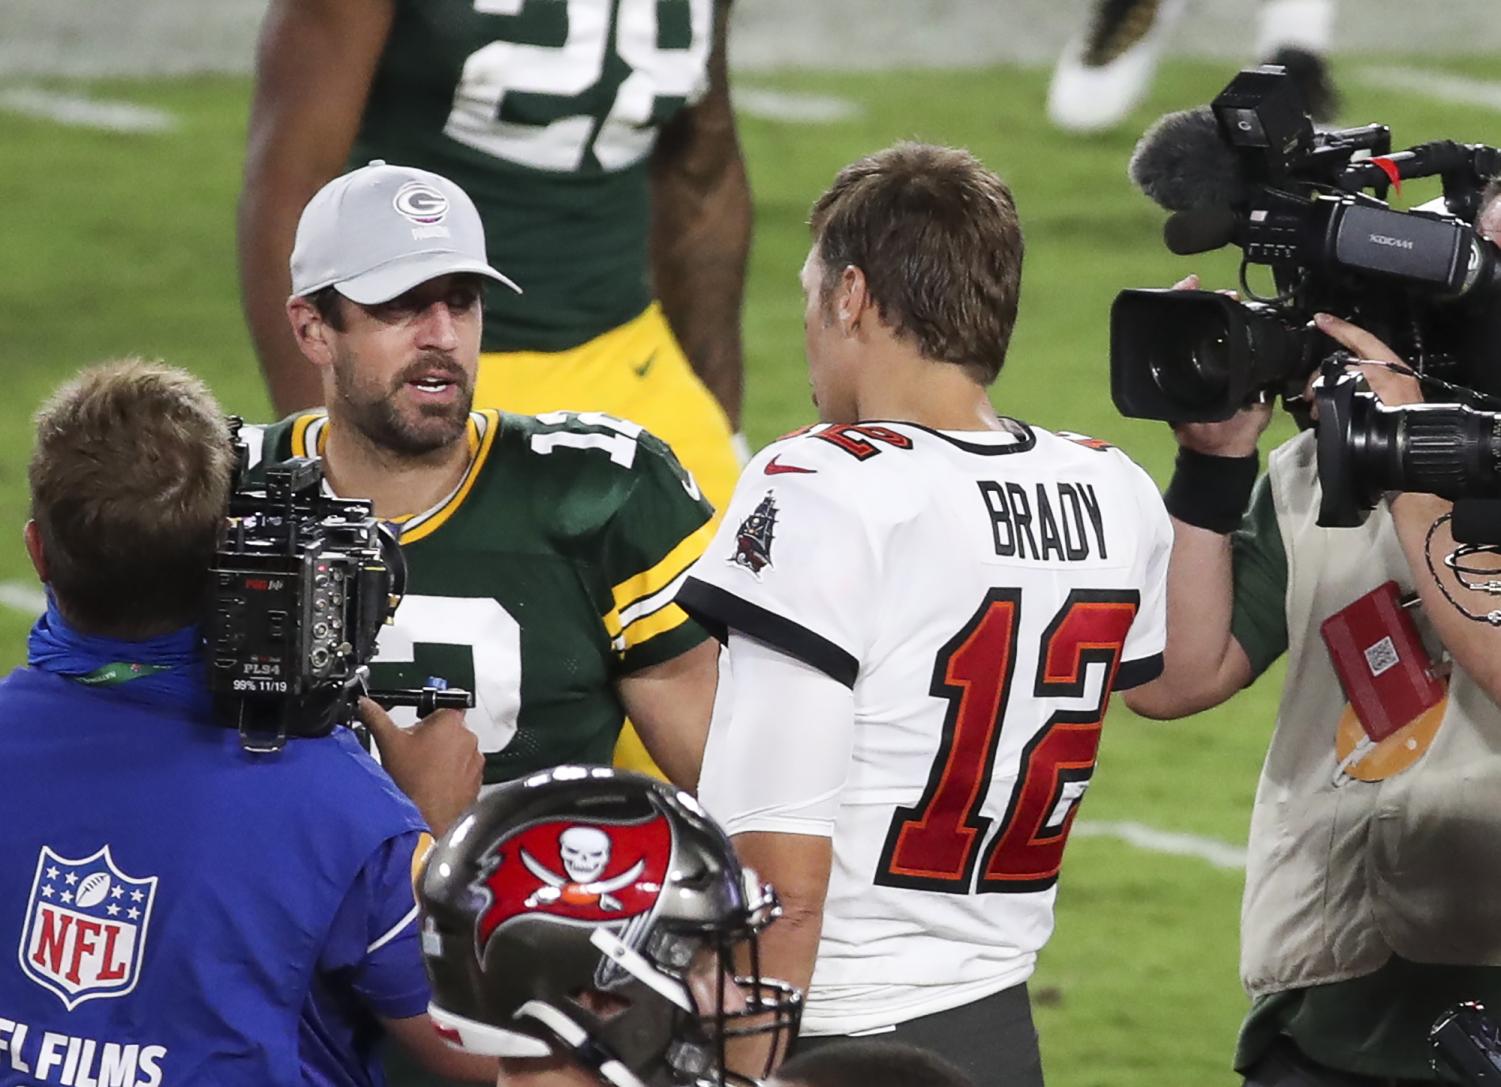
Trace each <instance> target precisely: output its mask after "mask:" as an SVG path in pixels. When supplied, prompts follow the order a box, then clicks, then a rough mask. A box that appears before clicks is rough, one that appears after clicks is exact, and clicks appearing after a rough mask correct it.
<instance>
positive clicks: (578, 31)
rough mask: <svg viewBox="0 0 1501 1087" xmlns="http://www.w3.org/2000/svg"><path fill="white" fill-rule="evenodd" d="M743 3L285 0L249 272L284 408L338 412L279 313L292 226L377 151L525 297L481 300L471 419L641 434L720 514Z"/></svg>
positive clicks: (733, 377)
mask: <svg viewBox="0 0 1501 1087" xmlns="http://www.w3.org/2000/svg"><path fill="white" fill-rule="evenodd" d="M728 8H729V0H271V4H270V8H269V11H268V14H267V16H266V19H265V23H264V25H263V31H262V37H261V43H260V49H259V54H258V59H257V66H256V72H257V77H256V91H255V101H254V105H253V107H252V112H251V118H250V139H249V147H248V155H247V162H246V171H245V188H244V193H243V196H242V200H241V207H240V265H241V278H242V285H243V294H244V303H245V309H246V313H247V316H248V319H249V322H250V326H251V331H252V334H253V336H254V339H255V342H256V347H257V351H258V353H259V355H260V359H261V364H262V367H263V368H264V370H265V373H266V378H267V381H268V383H269V385H270V389H271V394H272V398H273V400H274V402H275V404H276V407H277V408H278V410H280V411H283V412H286V411H291V410H294V409H297V408H305V407H308V406H310V405H313V404H318V403H321V402H322V400H321V398H322V396H323V389H322V387H321V385H320V383H319V381H318V380H317V377H316V375H315V374H314V372H312V370H311V368H310V367H308V366H306V365H305V364H304V362H303V360H302V355H301V352H299V350H298V348H297V345H296V344H295V343H294V341H293V339H292V338H291V337H290V336H289V335H288V334H287V328H286V320H285V318H284V317H283V316H282V312H281V311H282V306H283V303H284V302H285V300H286V296H287V279H286V268H287V254H288V252H289V251H290V249H291V246H292V234H293V227H294V225H295V223H296V222H297V216H298V212H299V211H300V209H301V208H302V206H303V205H304V204H305V203H306V201H307V199H308V198H309V197H310V196H311V195H312V194H313V192H314V191H315V190H316V189H317V188H318V187H319V186H320V185H322V184H323V183H324V182H326V181H328V180H329V179H330V178H331V177H333V176H334V175H335V174H338V173H340V172H341V170H343V169H345V168H347V167H348V166H353V165H358V164H362V163H364V162H366V161H368V160H369V159H372V158H381V159H384V160H386V161H389V162H400V163H404V164H409V165H413V166H419V167H422V168H425V169H430V170H434V171H436V172H437V173H439V174H442V175H444V176H446V177H450V178H452V179H453V180H454V181H455V182H457V183H458V184H459V185H461V186H462V187H463V188H464V189H465V190H466V191H467V192H469V193H470V194H471V196H472V197H473V198H474V200H475V202H476V203H477V205H478V206H479V208H480V212H481V214H482V216H483V217H484V221H485V228H486V233H487V235H488V237H489V239H490V244H491V257H492V259H493V263H496V264H498V265H500V266H501V267H504V268H506V269H507V270H508V271H510V272H511V273H512V274H514V275H516V277H517V278H518V279H519V280H520V281H521V282H522V283H524V284H525V286H526V292H527V293H526V297H525V299H519V298H516V297H514V296H513V295H512V294H510V293H509V292H507V291H505V290H503V289H497V288H495V287H494V286H492V287H491V288H490V289H489V291H488V292H487V296H486V299H485V304H486V307H487V310H488V313H487V314H486V322H485V330H484V338H483V352H484V353H483V354H482V355H481V357H480V367H479V373H478V379H477V383H476V391H475V401H476V404H477V406H479V407H498V408H503V409H506V410H509V411H517V412H528V413H532V412H546V411H553V410H557V409H568V410H573V411H602V412H607V413H609V414H612V415H615V416H619V417H621V418H627V419H632V420H634V421H636V422H638V423H641V424H642V425H644V426H646V427H647V428H648V429H649V430H651V431H652V432H653V433H655V434H657V435H658V436H660V437H661V438H663V439H664V440H666V441H667V442H669V443H670V444H671V446H672V448H673V450H674V451H675V452H676V454H677V455H678V456H679V457H680V458H682V460H683V463H684V464H686V465H687V466H688V467H689V468H690V469H692V471H693V473H694V475H695V477H696V478H697V479H698V480H699V481H700V483H701V484H702V485H703V487H704V491H705V493H706V494H707V495H708V497H709V499H710V500H711V501H712V502H714V503H715V504H716V505H717V506H718V505H723V503H724V502H726V501H728V498H729V495H730V493H731V491H732V490H733V488H734V483H735V479H736V477H737V476H738V474H739V462H740V458H739V457H738V456H737V454H736V446H735V443H734V440H733V438H732V434H733V431H734V430H736V429H738V426H739V418H740V402H741V391H742V376H741V334H740V310H741V302H742V297H743V294H744V281H745V264H746V257H747V253H748V250H749V239H750V226H751V206H750V192H749V186H748V184H747V181H746V174H745V169H744V164H743V162H742V159H741V154H740V149H739V145H738V142H737V139H736V135H735V125H734V115H733V112H732V111H731V108H730V100H729V89H728V77H727V68H726V61H725V42H726V38H727V25H728ZM654 299H655V300H654ZM669 323H670V324H669ZM711 392H712V395H710V394H711Z"/></svg>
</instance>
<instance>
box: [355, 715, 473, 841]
mask: <svg viewBox="0 0 1501 1087" xmlns="http://www.w3.org/2000/svg"><path fill="white" fill-rule="evenodd" d="M359 715H360V721H361V722H362V723H363V724H364V726H365V727H366V728H368V729H369V730H370V737H371V739H373V740H374V741H375V746H376V747H378V748H380V761H381V765H382V766H384V767H385V768H386V773H388V774H390V775H391V780H392V781H394V782H396V785H397V787H398V788H400V789H401V791H402V792H404V793H406V794H407V796H408V797H409V798H411V801H412V803H413V804H416V805H417V810H418V811H420V812H421V813H422V817H423V818H424V819H426V820H427V825H428V828H429V829H430V830H432V832H433V834H434V835H441V834H442V833H443V832H444V831H446V830H447V829H448V828H449V827H450V826H452V825H453V822H454V820H456V819H457V818H458V817H459V815H460V814H462V813H463V811H464V809H465V808H467V807H469V805H470V804H473V803H474V801H475V798H476V797H478V796H479V788H480V785H481V783H482V782H483V780H484V772H485V757H484V756H483V755H481V754H480V751H479V742H478V741H477V740H476V739H475V737H474V733H472V732H470V731H469V729H468V728H466V727H465V726H464V714H463V711H461V710H437V711H436V712H434V713H430V714H428V715H427V716H426V717H424V718H423V719H422V720H420V721H418V722H417V723H416V724H415V725H413V726H412V727H411V728H409V729H405V728H402V727H401V726H400V725H398V724H397V723H396V722H395V721H393V720H391V715H390V714H388V713H387V712H386V711H385V710H383V709H381V707H380V706H379V705H377V704H376V703H375V702H372V701H371V700H370V699H368V698H362V699H360V703H359Z"/></svg>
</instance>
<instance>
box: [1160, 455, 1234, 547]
mask: <svg viewBox="0 0 1501 1087" xmlns="http://www.w3.org/2000/svg"><path fill="white" fill-rule="evenodd" d="M1256 470H1257V458H1256V454H1255V453H1252V454H1251V455H1250V456H1249V457H1215V456H1210V455H1209V454H1208V453H1197V452H1195V451H1194V450H1192V449H1183V448H1180V449H1179V450H1178V460H1177V462H1176V463H1175V464H1174V465H1173V478H1172V479H1171V480H1170V481H1169V482H1168V485H1167V491H1166V493H1164V494H1163V496H1162V504H1163V505H1165V506H1166V507H1167V511H1168V513H1170V514H1172V515H1173V516H1174V517H1176V518H1177V519H1178V520H1180V521H1182V522H1183V523H1184V524H1189V525H1193V526H1194V527H1195V528H1207V529H1208V530H1209V531H1210V532H1218V533H1221V534H1228V533H1231V532H1234V531H1235V530H1236V529H1237V528H1239V527H1240V522H1241V518H1242V517H1244V516H1245V513H1246V507H1247V506H1248V505H1249V504H1250V502H1251V488H1252V487H1254V486H1255V485H1256Z"/></svg>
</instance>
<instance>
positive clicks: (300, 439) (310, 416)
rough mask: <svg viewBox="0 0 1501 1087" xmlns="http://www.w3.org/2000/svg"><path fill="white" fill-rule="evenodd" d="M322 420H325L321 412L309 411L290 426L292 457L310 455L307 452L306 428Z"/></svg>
mask: <svg viewBox="0 0 1501 1087" xmlns="http://www.w3.org/2000/svg"><path fill="white" fill-rule="evenodd" d="M322 418H325V416H324V414H323V412H321V411H310V412H308V413H307V414H306V415H302V416H299V417H298V418H297V421H296V422H295V423H293V424H292V456H294V457H307V456H311V455H312V454H310V453H309V452H308V450H307V432H308V427H310V426H312V425H313V424H314V423H316V422H317V421H318V420H319V419H322ZM319 452H320V453H321V452H322V450H321V449H320V450H319Z"/></svg>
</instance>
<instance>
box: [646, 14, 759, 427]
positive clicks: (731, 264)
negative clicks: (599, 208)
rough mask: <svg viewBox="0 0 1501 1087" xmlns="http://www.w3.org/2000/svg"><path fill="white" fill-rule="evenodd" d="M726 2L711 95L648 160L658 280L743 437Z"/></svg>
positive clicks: (743, 245)
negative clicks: (650, 165)
mask: <svg viewBox="0 0 1501 1087" xmlns="http://www.w3.org/2000/svg"><path fill="white" fill-rule="evenodd" d="M729 8H730V5H729V3H728V0H725V2H717V3H716V4H715V17H714V43H713V51H712V52H711V54H710V56H709V89H708V92H707V93H706V94H705V96H704V98H703V99H702V100H700V101H699V102H698V103H697V104H696V105H694V106H692V107H691V108H689V109H686V110H684V111H682V113H680V114H679V115H678V116H677V117H675V118H674V119H673V120H672V122H671V123H669V124H668V125H667V127H666V128H665V129H664V131H663V132H662V134H661V137H660V138H659V140H658V142H657V148H656V152H655V154H654V156H653V159H652V168H651V184H652V236H651V241H652V245H651V251H652V278H653V282H654V286H655V290H656V295H657V298H658V299H659V300H660V301H661V303H662V308H663V311H664V312H665V313H666V314H667V320H668V323H669V324H671V325H672V329H673V332H674V333H675V334H676V335H677V338H678V341H679V342H680V343H681V344H682V345H683V350H684V352H685V353H686V354H687V356H688V360H689V362H691V363H692V364H693V369H694V370H695V371H696V372H697V373H698V375H699V377H700V378H701V379H702V380H703V382H704V384H705V385H706V386H708V388H709V391H710V392H711V393H713V394H714V396H715V398H716V399H718V400H719V402H720V403H721V404H722V405H723V406H724V410H725V413H726V414H727V415H728V416H729V417H730V423H731V425H733V426H734V428H735V429H736V430H737V431H738V430H739V429H740V405H741V397H742V395H743V392H744V362H743V358H742V344H741V335H740V311H741V306H742V304H743V302H744V299H745V268H746V261H747V259H748V257H749V255H750V237H751V195H750V182H749V181H748V180H747V177H746V172H745V160H744V159H743V158H742V157H741V154H740V142H739V139H738V138H737V136H736V134H735V113H734V110H733V109H732V108H731V106H730V83H729V67H728V62H727V59H726V44H727V40H728V37H729Z"/></svg>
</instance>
